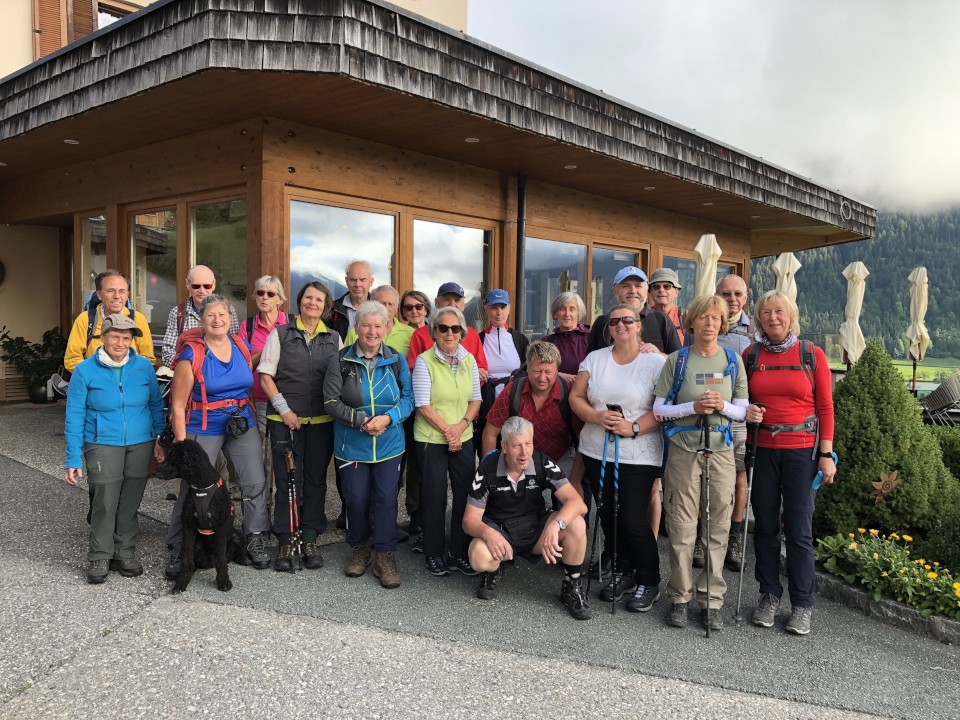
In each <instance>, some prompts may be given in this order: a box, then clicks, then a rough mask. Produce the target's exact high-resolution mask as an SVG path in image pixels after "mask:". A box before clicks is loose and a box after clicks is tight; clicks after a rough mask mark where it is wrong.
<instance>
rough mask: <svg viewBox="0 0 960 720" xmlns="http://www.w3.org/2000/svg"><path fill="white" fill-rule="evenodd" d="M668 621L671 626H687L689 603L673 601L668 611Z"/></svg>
mask: <svg viewBox="0 0 960 720" xmlns="http://www.w3.org/2000/svg"><path fill="white" fill-rule="evenodd" d="M666 623H667V625H669V626H670V627H678V628H684V627H686V626H687V604H686V603H672V604H671V605H670V609H669V610H668V611H667V617H666Z"/></svg>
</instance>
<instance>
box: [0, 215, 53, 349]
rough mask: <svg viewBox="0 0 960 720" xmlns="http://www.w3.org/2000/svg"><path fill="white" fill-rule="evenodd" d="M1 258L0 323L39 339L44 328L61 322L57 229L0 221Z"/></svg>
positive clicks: (19, 332)
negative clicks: (2, 223)
mask: <svg viewBox="0 0 960 720" xmlns="http://www.w3.org/2000/svg"><path fill="white" fill-rule="evenodd" d="M0 262H2V263H3V264H4V266H5V267H6V277H5V279H4V281H3V284H2V285H0V326H3V325H6V326H7V328H8V329H9V330H10V334H11V335H23V337H25V338H27V340H32V341H34V342H39V341H40V340H41V339H42V338H43V333H44V331H46V330H49V329H50V328H52V327H55V326H56V325H58V324H59V322H60V283H59V281H60V274H59V269H58V268H59V266H60V243H59V233H58V231H57V229H56V228H50V227H36V226H32V225H0ZM69 290H70V289H69V288H65V291H66V292H69ZM61 329H63V328H61ZM67 330H69V328H67Z"/></svg>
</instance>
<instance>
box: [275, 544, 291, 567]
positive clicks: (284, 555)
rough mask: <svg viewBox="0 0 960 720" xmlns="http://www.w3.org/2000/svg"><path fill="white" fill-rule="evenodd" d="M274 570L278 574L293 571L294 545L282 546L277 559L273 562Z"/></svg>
mask: <svg viewBox="0 0 960 720" xmlns="http://www.w3.org/2000/svg"><path fill="white" fill-rule="evenodd" d="M273 569H274V570H276V571H277V572H290V571H291V570H293V545H281V546H280V549H279V550H278V551H277V559H276V560H274V561H273Z"/></svg>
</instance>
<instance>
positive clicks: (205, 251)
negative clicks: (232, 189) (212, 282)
mask: <svg viewBox="0 0 960 720" xmlns="http://www.w3.org/2000/svg"><path fill="white" fill-rule="evenodd" d="M190 226H191V237H192V238H193V248H194V251H193V252H194V262H193V264H194V265H206V266H207V267H209V268H210V269H211V270H213V274H214V276H215V277H216V278H217V293H219V294H220V295H223V296H224V297H225V298H227V300H229V301H230V304H231V305H233V308H234V310H236V311H237V317H238V318H240V320H241V321H242V320H243V319H244V318H245V317H246V316H247V201H246V200H226V201H224V202H218V203H210V204H208V205H194V206H192V207H191V208H190Z"/></svg>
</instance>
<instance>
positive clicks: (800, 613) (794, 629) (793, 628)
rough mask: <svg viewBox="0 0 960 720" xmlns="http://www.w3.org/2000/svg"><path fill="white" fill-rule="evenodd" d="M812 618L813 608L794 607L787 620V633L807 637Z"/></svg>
mask: <svg viewBox="0 0 960 720" xmlns="http://www.w3.org/2000/svg"><path fill="white" fill-rule="evenodd" d="M812 616H813V608H808V607H795V608H794V609H793V612H792V613H790V619H789V620H787V632H788V633H790V634H791V635H809V634H810V618H811V617H812Z"/></svg>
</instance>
